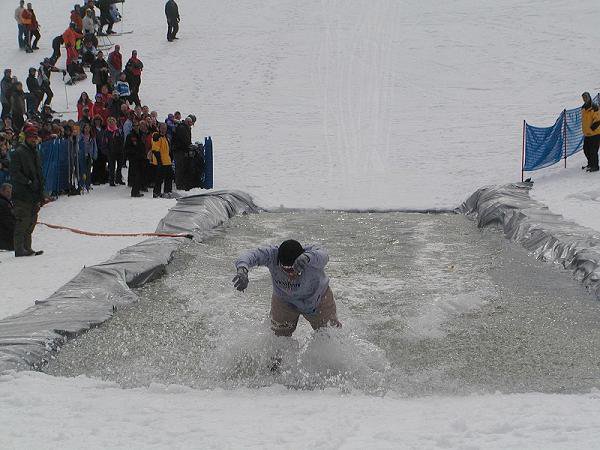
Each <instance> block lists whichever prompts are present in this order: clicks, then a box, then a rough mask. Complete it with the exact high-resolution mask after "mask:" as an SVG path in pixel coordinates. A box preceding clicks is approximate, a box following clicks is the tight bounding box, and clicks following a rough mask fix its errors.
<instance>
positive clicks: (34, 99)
mask: <svg viewBox="0 0 600 450" xmlns="http://www.w3.org/2000/svg"><path fill="white" fill-rule="evenodd" d="M25 83H26V84H27V89H29V95H28V96H27V97H26V98H27V99H28V101H27V114H28V115H31V114H33V113H35V112H37V111H38V108H39V106H40V102H41V101H42V97H43V96H44V93H43V92H42V88H41V87H40V84H39V83H38V80H37V71H36V69H35V68H34V67H31V68H30V69H29V75H28V76H27V79H26V80H25Z"/></svg>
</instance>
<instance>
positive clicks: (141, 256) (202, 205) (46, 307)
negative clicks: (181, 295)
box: [0, 191, 258, 372]
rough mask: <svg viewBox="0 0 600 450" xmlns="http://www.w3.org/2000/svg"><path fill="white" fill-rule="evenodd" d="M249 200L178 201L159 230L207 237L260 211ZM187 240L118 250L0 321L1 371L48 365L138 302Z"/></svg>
mask: <svg viewBox="0 0 600 450" xmlns="http://www.w3.org/2000/svg"><path fill="white" fill-rule="evenodd" d="M257 211H258V208H257V207H256V205H254V203H253V202H252V199H251V197H250V196H249V195H247V194H244V193H241V192H234V191H218V192H211V193H208V194H200V195H193V196H189V197H182V198H180V199H178V201H177V205H176V206H174V207H173V208H172V209H170V210H169V213H168V214H167V215H166V217H165V218H164V219H162V220H161V221H160V223H159V225H158V228H157V229H156V231H157V232H163V233H189V234H191V235H192V236H193V237H194V238H196V239H202V236H203V233H204V232H206V231H208V230H210V229H212V228H214V227H216V226H218V225H220V224H222V223H224V222H226V221H227V220H229V219H230V218H231V217H233V216H235V215H236V214H245V213H249V212H257ZM184 241H185V238H151V239H148V240H145V241H143V242H140V243H138V244H135V245H132V246H130V247H127V248H125V249H123V250H120V251H119V252H118V253H117V254H116V255H115V256H113V257H112V258H111V259H109V260H108V261H106V262H103V263H101V264H98V265H95V266H90V267H85V268H84V269H83V270H82V271H81V272H80V273H79V274H78V275H77V276H76V277H75V278H73V279H72V280H71V281H69V282H68V283H67V284H65V285H64V286H63V287H61V288H60V289H58V290H57V291H56V292H55V293H54V294H52V295H51V296H50V297H49V298H47V299H45V300H42V301H38V302H36V304H35V306H32V307H30V308H28V309H26V310H25V311H23V312H21V313H19V314H16V315H14V316H10V317H7V318H5V319H2V320H0V372H2V371H5V370H10V369H17V370H23V369H32V368H36V367H39V366H40V365H42V364H44V362H45V359H46V358H47V356H48V352H49V351H53V350H55V349H56V348H57V347H58V346H60V345H61V344H63V343H64V342H65V341H66V340H67V339H69V338H70V337H74V336H77V335H79V334H81V333H83V332H85V331H87V330H89V329H90V328H92V327H94V326H97V325H99V324H101V323H103V322H105V321H106V320H108V319H110V318H111V317H112V315H113V313H114V311H115V310H116V309H117V308H119V307H120V306H123V305H128V304H131V303H133V302H135V301H137V296H136V295H135V294H134V293H133V291H132V290H131V289H132V288H137V287H140V286H142V285H143V284H145V283H147V282H148V281H151V280H152V279H154V278H156V277H158V276H160V275H161V274H162V273H163V271H164V268H165V266H166V265H167V264H168V263H169V261H170V260H171V258H172V256H173V252H175V250H177V248H178V247H179V246H180V245H181V244H182V243H183V242H184Z"/></svg>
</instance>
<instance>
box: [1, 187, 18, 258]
mask: <svg viewBox="0 0 600 450" xmlns="http://www.w3.org/2000/svg"><path fill="white" fill-rule="evenodd" d="M14 208H15V205H14V204H13V202H12V185H11V184H8V183H4V184H2V185H0V250H11V251H13V250H14V249H15V223H16V221H17V219H16V217H15V212H14Z"/></svg>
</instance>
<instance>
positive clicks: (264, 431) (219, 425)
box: [0, 372, 600, 449]
mask: <svg viewBox="0 0 600 450" xmlns="http://www.w3.org/2000/svg"><path fill="white" fill-rule="evenodd" d="M599 400H600V395H599V394H598V393H590V394H584V395H548V394H536V393H532V394H518V395H501V394H496V395H483V396H470V397H428V398H419V399H403V398H398V397H392V396H388V397H383V398H380V397H368V396H365V395H362V394H350V395H341V394H339V392H338V391H333V390H331V391H313V392H306V391H301V392H298V391H293V390H287V389H285V388H283V387H273V388H268V389H261V390H251V389H247V390H245V389H236V390H233V391H222V390H214V391H201V390H194V389H189V388H184V387H182V386H175V385H171V386H164V385H152V386H150V387H148V388H137V389H121V388H119V387H118V386H117V385H115V384H113V383H107V382H102V381H98V380H93V379H90V378H86V377H77V378H72V379H67V378H54V377H50V376H48V375H44V374H40V373H35V372H20V373H13V374H7V375H4V376H0V423H2V425H3V431H2V433H1V434H0V446H2V447H3V448H61V449H71V448H73V449H75V448H81V447H82V445H85V447H87V448H170V449H173V448H260V449H263V448H273V449H274V448H278V449H280V448H289V449H301V448H315V449H323V448H344V449H365V448H394V449H402V448H413V449H414V448H427V449H429V448H498V449H505V448H544V449H559V448H561V449H562V448H596V447H597V445H598V442H599V440H600V431H599V430H600V415H599V414H598V411H599V406H598V404H599ZM49 411H51V412H52V413H51V414H50V413H49Z"/></svg>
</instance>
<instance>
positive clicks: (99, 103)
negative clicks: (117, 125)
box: [94, 94, 109, 123]
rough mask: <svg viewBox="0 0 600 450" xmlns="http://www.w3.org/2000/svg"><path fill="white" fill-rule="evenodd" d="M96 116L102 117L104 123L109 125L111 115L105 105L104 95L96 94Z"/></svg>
mask: <svg viewBox="0 0 600 450" xmlns="http://www.w3.org/2000/svg"><path fill="white" fill-rule="evenodd" d="M95 116H100V117H102V121H103V122H104V123H107V119H108V116H109V113H108V109H106V105H105V104H104V99H103V96H102V94H96V103H94V117H95Z"/></svg>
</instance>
